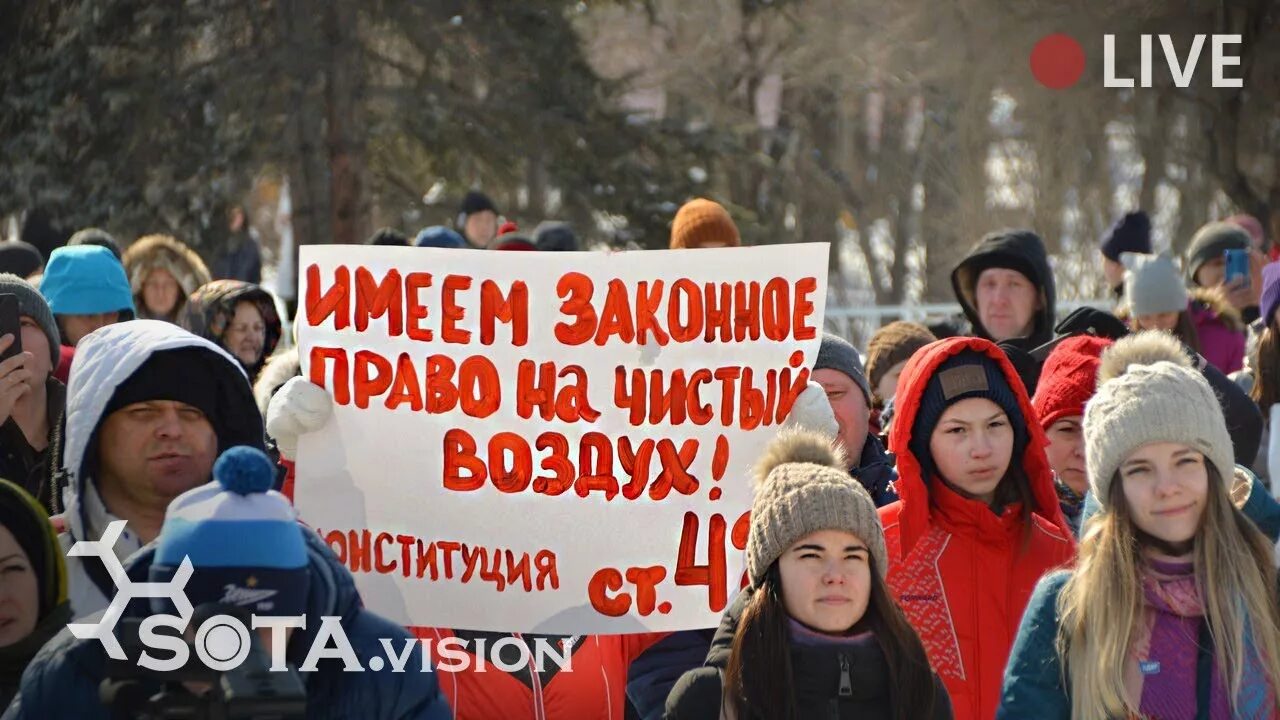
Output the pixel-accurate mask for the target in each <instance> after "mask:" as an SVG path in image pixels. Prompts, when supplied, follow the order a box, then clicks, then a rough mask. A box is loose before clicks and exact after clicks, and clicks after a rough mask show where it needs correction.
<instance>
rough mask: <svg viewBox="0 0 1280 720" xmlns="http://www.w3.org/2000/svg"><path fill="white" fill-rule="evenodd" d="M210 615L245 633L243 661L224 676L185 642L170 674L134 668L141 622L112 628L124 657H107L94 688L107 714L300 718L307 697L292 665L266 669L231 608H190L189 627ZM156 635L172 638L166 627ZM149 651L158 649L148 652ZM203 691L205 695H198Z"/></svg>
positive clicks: (210, 719)
mask: <svg viewBox="0 0 1280 720" xmlns="http://www.w3.org/2000/svg"><path fill="white" fill-rule="evenodd" d="M214 615H230V616H232V617H235V618H236V619H238V620H239V621H240V622H241V623H242V624H243V625H244V627H245V628H246V629H249V640H250V649H249V655H248V657H247V658H246V659H245V661H244V662H242V663H240V665H239V666H237V667H235V668H233V669H231V670H227V671H225V672H218V671H216V670H211V669H209V668H208V667H206V666H205V665H204V663H203V662H201V661H200V657H199V655H198V654H197V653H196V651H195V648H194V647H193V646H192V645H191V641H190V640H186V642H187V645H188V651H189V652H188V655H187V662H186V664H185V665H184V666H183V667H181V668H179V669H177V670H174V671H172V672H156V671H153V670H149V669H147V668H143V667H141V666H139V665H138V657H139V656H140V655H141V654H142V651H143V650H145V649H148V648H146V647H145V646H144V645H143V644H142V641H141V640H140V639H139V637H138V631H139V628H140V627H141V624H142V620H141V619H140V618H131V619H123V620H121V621H120V622H119V624H118V625H117V626H116V627H117V631H116V635H117V638H118V639H119V640H120V645H121V647H122V648H124V651H125V656H126V659H124V660H111V659H108V660H107V671H106V677H105V678H104V679H103V680H102V683H101V684H100V685H99V686H98V696H99V698H100V699H101V700H102V703H103V704H104V705H106V706H107V707H109V708H110V709H111V716H112V717H113V718H137V719H139V720H179V719H181V720H206V719H207V720H231V719H232V718H242V719H245V720H248V719H249V718H253V719H254V720H294V719H301V718H303V717H304V715H305V713H306V706H307V696H306V690H305V688H304V686H303V684H302V680H301V678H300V677H299V676H298V673H297V671H296V670H295V669H293V668H292V667H291V668H289V669H288V670H287V671H282V672H273V671H272V670H271V657H270V654H269V653H268V652H267V650H266V648H265V647H263V645H262V642H261V641H260V640H259V639H258V634H257V633H256V632H255V631H254V630H252V629H251V628H252V625H251V624H250V616H249V613H248V612H247V611H245V610H244V609H243V608H240V607H236V606H233V605H221V604H216V603H215V604H208V605H201V606H199V607H198V608H196V610H195V613H194V614H193V616H192V619H191V623H190V625H189V627H190V628H198V627H200V626H201V625H202V624H203V623H204V621H205V620H207V619H209V618H211V617H213V616H214ZM158 632H159V633H161V634H171V635H172V636H173V637H177V636H178V634H177V631H176V630H172V629H171V628H167V627H162V628H160V629H159V630H158ZM152 652H153V653H156V654H160V653H163V652H164V651H163V650H159V649H152ZM162 657H164V656H163V655H162ZM192 686H194V689H195V692H193V687H192ZM205 687H207V688H208V691H207V692H202V690H203V689H204V688H205Z"/></svg>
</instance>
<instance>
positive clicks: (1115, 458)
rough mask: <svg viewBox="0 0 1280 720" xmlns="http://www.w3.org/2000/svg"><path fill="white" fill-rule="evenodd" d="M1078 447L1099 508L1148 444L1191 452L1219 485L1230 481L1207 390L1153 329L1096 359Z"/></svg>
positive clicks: (1222, 431) (1177, 346)
mask: <svg viewBox="0 0 1280 720" xmlns="http://www.w3.org/2000/svg"><path fill="white" fill-rule="evenodd" d="M1084 441H1085V464H1086V466H1087V467H1088V470H1089V489H1090V492H1092V493H1093V496H1094V498H1095V499H1096V500H1097V501H1098V504H1099V505H1101V506H1103V507H1106V505H1107V502H1108V501H1109V500H1110V498H1111V481H1112V479H1113V478H1114V477H1115V474H1116V471H1117V470H1118V469H1119V468H1120V465H1121V464H1122V463H1123V462H1124V461H1125V459H1126V458H1128V457H1129V455H1130V454H1132V453H1133V451H1135V450H1137V449H1138V448H1140V447H1142V446H1143V445H1147V444H1150V443H1157V442H1171V443H1181V444H1184V445H1186V446H1188V447H1191V448H1194V449H1195V450H1197V451H1199V452H1201V453H1203V454H1204V456H1205V459H1206V460H1207V461H1208V462H1209V463H1211V464H1212V465H1213V466H1214V467H1215V468H1216V469H1217V470H1218V474H1219V475H1220V476H1221V477H1222V478H1223V481H1224V482H1230V478H1232V477H1234V469H1235V454H1234V451H1233V450H1232V446H1231V435H1230V434H1229V433H1228V432H1227V422H1226V420H1225V418H1224V417H1223V415H1222V406H1221V405H1220V404H1219V402H1218V398H1217V396H1216V395H1215V394H1214V392H1213V388H1212V387H1210V386H1209V382H1208V381H1207V380H1205V379H1204V376H1203V375H1201V374H1200V372H1199V371H1197V370H1196V369H1195V368H1194V367H1193V366H1192V364H1191V357H1190V356H1189V355H1187V352H1186V350H1184V349H1183V347H1182V344H1181V343H1179V342H1178V340H1177V339H1176V338H1174V337H1173V336H1172V335H1170V334H1168V333H1164V332H1160V331H1158V330H1149V331H1147V332H1141V333H1136V334H1134V335H1130V336H1128V337H1126V338H1124V339H1122V340H1120V341H1118V342H1117V343H1116V344H1115V345H1113V346H1111V347H1110V348H1108V349H1107V350H1106V351H1105V352H1103V353H1102V362H1101V365H1100V366H1099V367H1098V391H1097V392H1096V393H1095V394H1094V396H1093V398H1092V399H1090V400H1089V403H1088V405H1086V406H1085V411H1084Z"/></svg>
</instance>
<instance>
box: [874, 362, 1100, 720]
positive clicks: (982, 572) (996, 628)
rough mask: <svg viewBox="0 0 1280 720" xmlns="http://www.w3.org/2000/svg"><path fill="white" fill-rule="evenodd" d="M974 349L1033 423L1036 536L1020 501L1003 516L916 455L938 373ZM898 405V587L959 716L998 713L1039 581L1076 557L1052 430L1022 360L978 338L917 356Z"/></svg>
mask: <svg viewBox="0 0 1280 720" xmlns="http://www.w3.org/2000/svg"><path fill="white" fill-rule="evenodd" d="M965 350H974V351H977V352H979V353H982V354H985V355H987V356H988V357H990V358H992V359H993V360H995V361H996V362H997V363H999V365H1000V367H1001V369H1002V370H1003V372H1004V376H1005V378H1006V380H1008V382H1009V385H1010V386H1011V387H1012V388H1013V389H1014V394H1015V395H1016V396H1017V398H1018V404H1019V406H1020V407H1021V408H1022V414H1023V416H1024V417H1025V418H1026V420H1027V422H1026V425H1027V427H1026V431H1027V437H1028V442H1027V447H1026V449H1025V451H1024V452H1023V454H1022V457H1021V458H1017V459H1015V460H1016V461H1020V462H1021V463H1022V467H1023V469H1024V470H1025V474H1026V477H1027V479H1028V482H1029V483H1030V485H1031V487H1030V490H1031V495H1032V497H1033V498H1034V503H1035V507H1034V508H1033V512H1032V515H1031V523H1032V525H1031V528H1030V532H1029V533H1027V532H1025V530H1026V524H1025V523H1024V522H1023V520H1022V518H1021V516H1020V511H1021V506H1020V505H1015V506H1011V507H1009V508H1006V509H1005V511H1004V514H1002V515H996V514H995V513H994V512H993V511H992V510H991V509H990V507H989V506H987V505H986V504H985V503H982V502H980V501H977V500H970V499H967V498H964V497H962V496H960V495H959V494H957V493H955V492H954V491H952V490H950V489H948V488H947V487H946V486H945V485H944V484H943V483H941V482H938V481H936V480H933V481H928V482H926V479H925V478H923V477H921V469H920V463H919V461H918V459H917V458H916V457H915V455H914V454H913V453H912V452H911V448H910V442H911V430H912V425H914V424H915V419H916V415H917V413H918V411H919V405H920V399H921V396H922V395H923V394H924V391H925V388H926V387H927V386H928V384H929V380H930V378H931V377H932V376H933V374H934V372H935V371H936V369H937V368H938V366H939V365H941V364H942V363H943V362H944V361H945V360H947V359H948V358H950V357H952V356H954V355H956V354H958V353H960V352H962V351H965ZM895 405H897V417H896V418H894V421H893V426H892V429H891V430H890V434H889V449H890V451H891V452H893V453H894V454H895V455H896V456H897V459H898V484H897V490H898V495H899V497H900V498H901V500H899V501H898V502H896V503H893V504H891V505H888V506H885V507H883V508H881V509H880V519H881V521H882V522H883V523H884V531H885V543H886V546H887V550H888V553H889V574H888V583H889V587H890V589H891V591H892V592H893V594H894V597H895V598H897V600H898V604H899V605H900V606H901V607H902V609H903V611H904V612H905V613H906V616H907V619H908V620H909V621H910V622H911V625H912V626H913V627H914V628H915V629H916V632H917V633H919V634H920V639H921V640H922V641H924V646H925V650H926V651H927V652H928V654H929V660H930V662H931V663H932V665H933V667H934V670H935V671H936V672H937V673H938V675H939V676H940V677H941V678H942V681H943V684H945V685H946V688H947V693H948V694H949V695H950V696H951V705H952V708H953V710H954V712H955V717H956V720H991V719H992V718H993V717H995V712H996V707H997V706H998V705H999V704H1000V685H1001V680H1002V677H1003V675H1004V667H1005V661H1006V660H1007V659H1008V657H1009V650H1010V648H1011V647H1012V646H1013V639H1014V637H1015V635H1016V634H1017V631H1018V624H1019V622H1020V621H1021V619H1022V611H1023V610H1024V609H1025V608H1026V606H1027V600H1028V599H1029V598H1030V596H1031V591H1032V590H1033V589H1034V588H1035V585H1036V581H1037V580H1039V579H1040V576H1041V575H1043V574H1045V573H1046V572H1048V571H1049V570H1051V569H1053V568H1056V567H1059V566H1061V565H1065V564H1068V563H1070V562H1071V561H1072V558H1073V557H1074V555H1075V541H1074V538H1073V535H1072V533H1071V530H1070V528H1069V526H1068V525H1067V522H1066V519H1065V518H1064V517H1063V515H1062V509H1061V508H1060V507H1059V505H1058V499H1057V495H1056V493H1055V492H1054V488H1053V474H1052V471H1051V470H1050V467H1049V461H1048V459H1047V458H1046V457H1045V453H1044V447H1045V444H1046V442H1045V435H1044V431H1043V430H1042V429H1041V428H1040V423H1039V422H1037V421H1036V419H1035V418H1036V415H1035V411H1034V410H1033V409H1032V407H1031V402H1030V401H1029V400H1028V399H1027V394H1026V390H1025V389H1024V388H1023V385H1022V381H1021V380H1019V379H1018V375H1017V373H1016V372H1015V371H1014V369H1013V365H1012V364H1010V363H1009V361H1008V359H1007V358H1006V357H1005V355H1004V353H1003V352H1001V351H1000V349H999V348H997V347H996V346H995V345H993V344H991V343H989V342H987V341H986V340H982V339H978V338H951V339H949V340H943V341H940V342H937V343H934V344H932V345H929V346H928V347H926V348H924V349H922V350H921V351H920V352H918V353H916V355H915V356H914V357H912V358H911V360H909V361H908V362H907V367H906V368H905V369H904V370H903V372H902V378H901V381H900V384H899V386H898V393H897V395H896V400H895Z"/></svg>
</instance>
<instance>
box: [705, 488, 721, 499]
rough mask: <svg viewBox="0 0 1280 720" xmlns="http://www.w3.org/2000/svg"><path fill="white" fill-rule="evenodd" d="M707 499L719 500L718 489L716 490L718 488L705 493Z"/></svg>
mask: <svg viewBox="0 0 1280 720" xmlns="http://www.w3.org/2000/svg"><path fill="white" fill-rule="evenodd" d="M707 497H709V498H711V499H712V500H719V499H720V488H718V487H713V488H711V492H709V493H707Z"/></svg>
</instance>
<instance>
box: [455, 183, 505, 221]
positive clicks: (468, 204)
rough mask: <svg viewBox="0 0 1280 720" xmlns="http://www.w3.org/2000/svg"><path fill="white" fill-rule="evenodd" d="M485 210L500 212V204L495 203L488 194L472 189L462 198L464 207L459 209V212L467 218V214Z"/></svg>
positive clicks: (494, 212)
mask: <svg viewBox="0 0 1280 720" xmlns="http://www.w3.org/2000/svg"><path fill="white" fill-rule="evenodd" d="M485 210H488V211H489V212H491V213H493V214H494V215H497V214H498V206H497V205H494V204H493V201H492V200H490V199H489V196H488V195H485V194H484V193H482V192H480V191H479V190H472V191H470V192H468V193H467V195H466V197H464V198H462V207H461V208H460V209H459V212H460V213H461V214H462V217H463V218H464V219H465V218H466V216H467V215H475V214H476V213H478V212H484V211H485Z"/></svg>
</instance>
